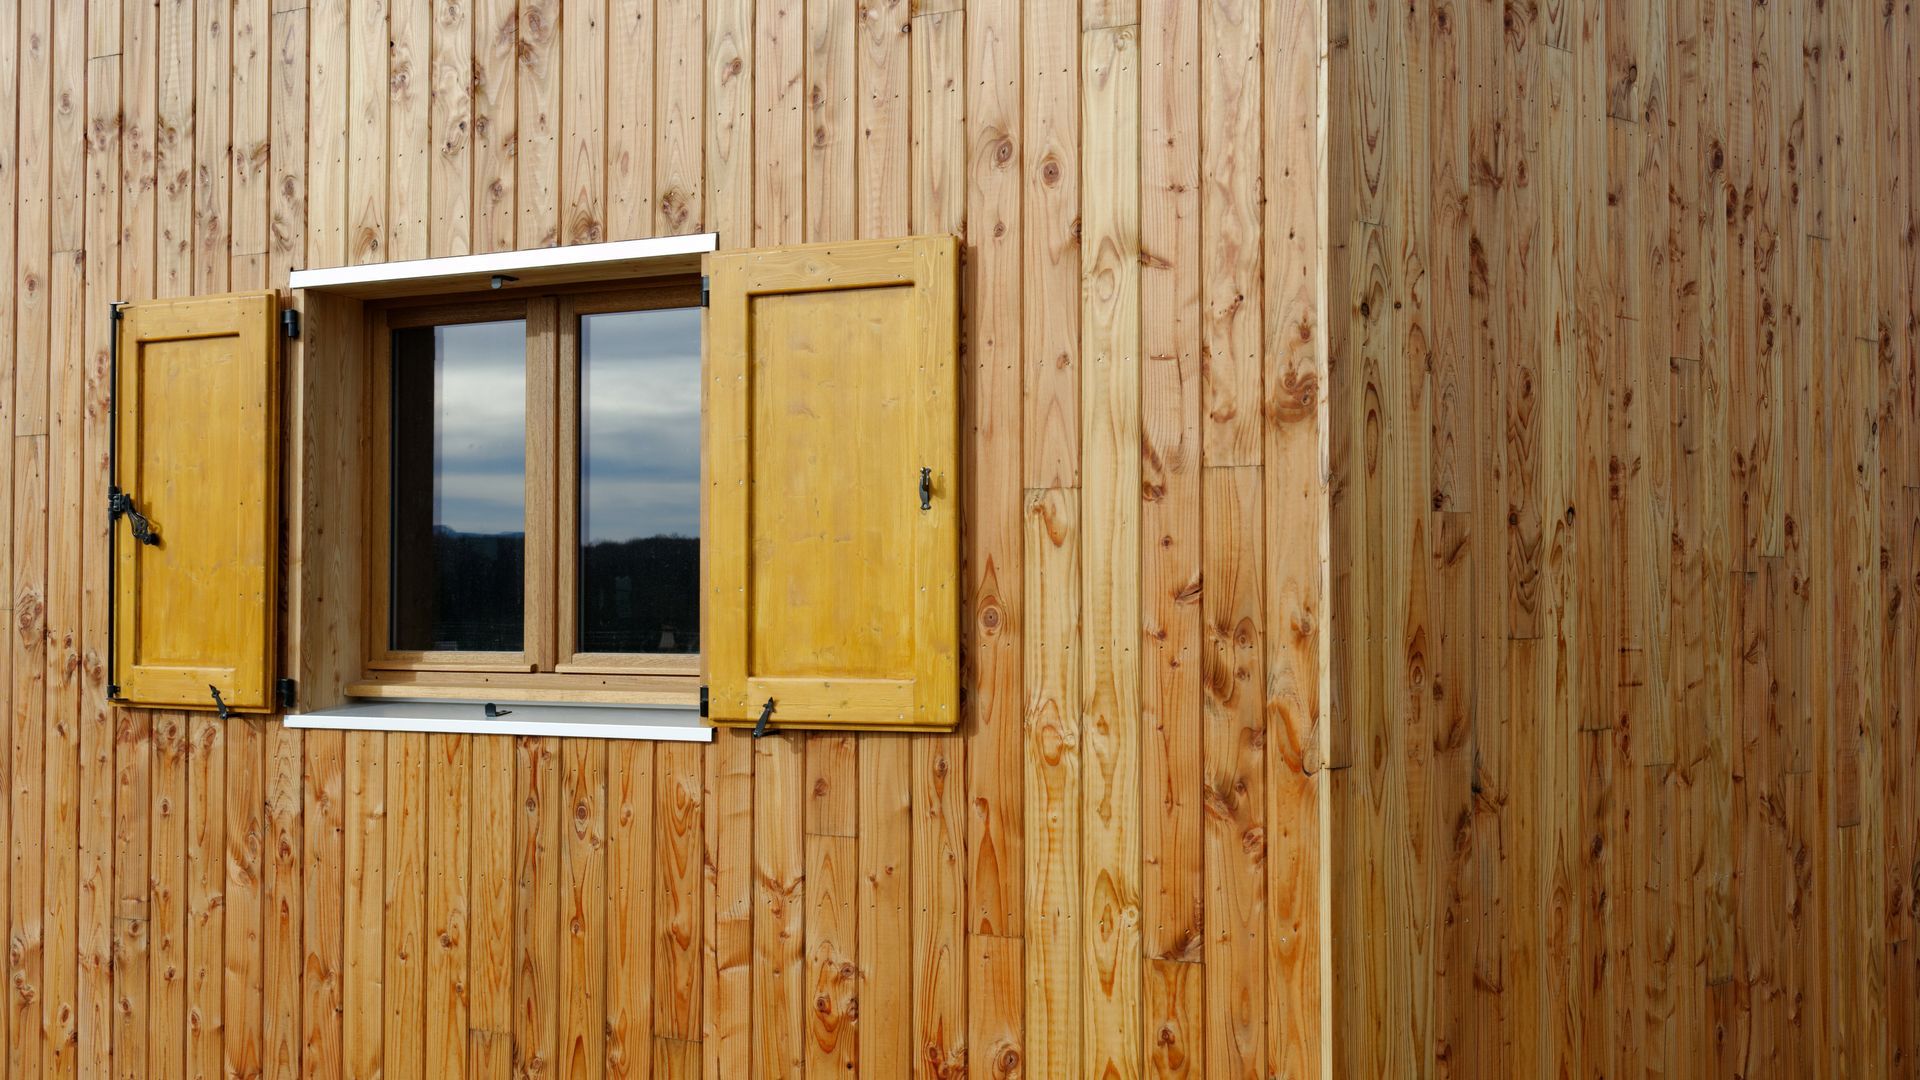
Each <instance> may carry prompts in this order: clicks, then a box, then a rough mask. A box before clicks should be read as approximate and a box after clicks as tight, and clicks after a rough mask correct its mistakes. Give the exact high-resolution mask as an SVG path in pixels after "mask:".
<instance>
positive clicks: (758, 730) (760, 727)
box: [753, 698, 773, 739]
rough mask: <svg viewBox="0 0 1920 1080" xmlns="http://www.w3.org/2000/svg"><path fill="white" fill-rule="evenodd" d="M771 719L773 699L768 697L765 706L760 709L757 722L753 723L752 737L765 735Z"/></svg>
mask: <svg viewBox="0 0 1920 1080" xmlns="http://www.w3.org/2000/svg"><path fill="white" fill-rule="evenodd" d="M772 720H773V699H772V698H768V699H767V704H766V706H765V707H764V708H762V709H761V710H760V720H759V722H758V723H756V724H754V725H753V737H754V738H756V739H757V738H759V737H761V736H762V735H765V734H766V733H767V724H769V723H770V722H772Z"/></svg>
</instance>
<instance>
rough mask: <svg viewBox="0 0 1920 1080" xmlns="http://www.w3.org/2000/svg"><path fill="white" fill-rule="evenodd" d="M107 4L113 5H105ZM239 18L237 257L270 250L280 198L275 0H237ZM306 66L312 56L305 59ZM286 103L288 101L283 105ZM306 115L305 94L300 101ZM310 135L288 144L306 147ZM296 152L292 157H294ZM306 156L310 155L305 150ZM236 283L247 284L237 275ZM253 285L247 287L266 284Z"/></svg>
mask: <svg viewBox="0 0 1920 1080" xmlns="http://www.w3.org/2000/svg"><path fill="white" fill-rule="evenodd" d="M99 6H101V7H106V6H108V5H105V4H102V5H99ZM231 18H232V20H233V76H232V78H233V87H232V90H233V106H232V107H233V119H232V124H233V149H232V158H233V176H232V199H233V209H232V221H233V228H232V232H231V235H230V236H229V238H228V247H229V249H230V252H231V254H232V256H233V257H234V259H235V260H236V261H238V260H239V259H240V258H242V257H245V256H250V255H260V254H265V253H266V252H267V251H268V250H269V249H270V247H271V244H270V240H269V232H268V221H269V220H270V217H271V205H272V201H273V198H274V195H273V192H272V189H271V181H272V170H271V154H272V145H273V144H272V126H273V125H272V113H273V110H272V108H271V107H270V103H271V102H272V101H273V100H274V97H275V95H274V93H273V90H274V88H273V87H272V86H271V85H270V83H269V79H270V77H271V74H272V73H271V71H270V68H271V64H272V61H273V56H274V44H275V40H274V36H273V13H272V11H271V10H270V4H269V0H236V2H235V3H234V5H233V10H232V15H231ZM299 66H300V69H302V70H304V69H305V68H306V57H305V56H304V55H302V56H301V57H300V58H299ZM284 107H285V106H284V105H283V108H284ZM297 108H298V111H299V113H300V114H301V116H302V117H303V118H304V116H305V114H306V103H305V99H304V97H302V98H301V99H299V100H298V101H297ZM304 142H305V140H304V139H302V140H299V141H298V142H290V143H288V144H286V145H288V146H295V145H303V144H304ZM288 156H292V155H290V154H289V155H288ZM301 156H302V157H304V156H305V155H304V154H302V155H301ZM233 281H234V285H235V287H240V286H241V285H242V282H241V281H240V279H239V278H238V277H237V276H235V277H234V278H233ZM265 285H266V282H264V281H262V282H260V283H259V284H258V285H252V284H251V283H248V284H247V286H246V287H250V288H260V287H264V286H265Z"/></svg>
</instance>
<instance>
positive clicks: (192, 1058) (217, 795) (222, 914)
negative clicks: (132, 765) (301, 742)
mask: <svg viewBox="0 0 1920 1080" xmlns="http://www.w3.org/2000/svg"><path fill="white" fill-rule="evenodd" d="M189 715H190V719H189V720H188V721H187V751H186V752H187V793H186V794H187V797H186V826H187V832H186V852H185V854H186V862H187V888H186V900H187V924H186V949H185V950H184V956H185V960H186V971H185V974H186V980H185V981H186V987H185V989H186V1009H187V1017H186V1019H187V1022H186V1058H187V1075H188V1076H195V1077H197V1076H216V1075H220V1074H221V1072H222V1070H223V1067H224V1064H225V1061H224V1058H225V1045H224V1033H225V1030H226V1007H225V1000H226V999H225V987H224V985H223V979H222V973H223V971H224V969H225V963H226V918H227V912H226V890H225V886H226V869H227V838H226V824H227V821H226V818H227V815H226V804H225V801H224V791H225V788H226V772H227V761H226V757H227V751H226V743H227V732H226V726H225V725H224V724H223V723H221V721H220V720H219V718H218V717H215V716H213V715H211V714H209V713H192V714H189Z"/></svg>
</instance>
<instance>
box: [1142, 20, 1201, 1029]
mask: <svg viewBox="0 0 1920 1080" xmlns="http://www.w3.org/2000/svg"><path fill="white" fill-rule="evenodd" d="M1145 17H1146V18H1147V20H1148V22H1149V23H1151V24H1153V25H1156V26H1159V27H1161V32H1160V33H1157V34H1152V35H1148V36H1147V37H1146V38H1144V39H1143V40H1142V41H1141V43H1140V61H1141V70H1142V71H1143V72H1144V73H1146V74H1145V75H1144V76H1143V78H1142V81H1141V85H1140V107H1141V109H1142V110H1143V112H1144V115H1145V118H1146V119H1145V124H1146V130H1145V132H1144V133H1143V136H1142V138H1143V140H1144V142H1143V144H1142V156H1141V161H1140V170H1141V175H1140V183H1141V185H1142V186H1143V190H1146V191H1150V192H1153V193H1154V196H1153V197H1152V198H1150V199H1143V200H1141V206H1140V246H1141V249H1142V251H1143V252H1146V253H1147V254H1146V255H1145V256H1144V259H1145V262H1144V265H1142V267H1141V268H1140V313H1141V315H1140V323H1141V329H1140V348H1141V355H1142V356H1143V357H1144V358H1145V359H1144V360H1143V361H1142V364H1141V369H1140V375H1139V378H1140V436H1141V442H1140V471H1141V484H1142V486H1141V489H1140V492H1141V494H1140V500H1139V507H1140V509H1139V514H1140V529H1141V536H1142V537H1144V540H1143V541H1142V544H1143V547H1142V550H1141V556H1142V557H1141V563H1140V571H1139V573H1140V592H1141V595H1142V596H1143V597H1144V606H1143V607H1142V609H1141V613H1140V618H1141V624H1142V625H1141V637H1140V646H1141V650H1140V651H1141V655H1142V662H1141V668H1140V674H1141V680H1140V707H1141V732H1142V736H1143V737H1142V743H1141V754H1140V772H1141V780H1140V785H1141V792H1142V799H1143V806H1144V807H1146V808H1147V809H1145V810H1144V812H1143V815H1142V818H1141V822H1140V845H1141V851H1142V852H1143V853H1145V859H1144V862H1143V864H1142V867H1141V875H1142V880H1141V898H1140V899H1141V910H1140V919H1141V936H1142V945H1143V947H1144V949H1145V950H1146V955H1148V956H1149V957H1157V958H1161V959H1168V960H1182V961H1187V962H1190V963H1198V962H1199V961H1200V958H1201V954H1202V950H1203V937H1204V935H1203V933H1202V930H1201V927H1202V917H1201V913H1202V911H1203V909H1204V908H1205V901H1204V899H1203V888H1204V885H1203V880H1202V876H1201V863H1202V860H1203V844H1202V826H1201V808H1202V795H1203V788H1204V786H1205V777H1204V773H1203V771H1202V766H1201V740H1199V739H1195V738H1194V737H1193V729H1192V724H1193V718H1194V713H1195V707H1196V705H1197V704H1198V702H1199V701H1200V699H1201V674H1202V666H1203V665H1202V662H1201V660H1200V659H1199V658H1200V657H1204V656H1205V651H1204V650H1205V648H1206V646H1205V642H1204V639H1203V637H1202V634H1201V598H1202V592H1203V591H1204V590H1203V588H1202V584H1201V583H1202V581H1203V578H1202V575H1201V536H1202V532H1201V517H1200V504H1201V479H1200V469H1201V464H1202V460H1203V457H1204V443H1205V439H1206V438H1208V437H1212V436H1211V434H1210V433H1211V432H1212V431H1213V429H1214V428H1215V426H1216V425H1215V424H1214V423H1213V422H1212V421H1210V420H1206V419H1204V412H1203V405H1202V396H1203V393H1204V392H1205V389H1204V383H1205V381H1206V376H1205V374H1204V373H1203V370H1202V368H1203V364H1202V357H1203V356H1204V355H1205V354H1204V352H1203V350H1202V343H1201V329H1202V323H1203V321H1204V319H1203V317H1202V312H1201V294H1202V282H1203V281H1204V280H1205V273H1204V272H1203V271H1204V268H1203V266H1202V264H1201V241H1200V226H1201V183H1200V177H1201V175H1202V174H1201V171H1200V148H1201V142H1202V139H1201V132H1200V69H1201V67H1202V64H1201V63H1200V52H1199V38H1200V11H1199V7H1198V5H1197V4H1194V3H1191V2H1187V0H1148V3H1147V6H1146V8H1145ZM1209 186H1210V185H1209ZM1203 430H1204V431H1206V432H1208V433H1209V434H1208V435H1203V434H1202V432H1203ZM1179 985H1182V986H1184V985H1187V984H1186V982H1185V981H1184V980H1183V981H1182V982H1180V984H1179ZM1192 986H1193V988H1194V990H1195V991H1196V992H1198V990H1199V988H1200V986H1201V983H1200V982H1199V981H1198V980H1195V981H1193V983H1192ZM1162 1000H1164V1001H1165V1003H1166V1004H1169V1005H1172V1006H1176V1007H1184V1006H1185V1005H1186V1004H1188V1003H1187V1002H1184V1001H1180V1000H1177V999H1162ZM1161 1019H1162V1018H1160V1017H1148V1018H1147V1020H1146V1023H1147V1024H1148V1028H1149V1034H1148V1038H1149V1039H1151V1038H1152V1037H1153V1036H1152V1034H1151V1031H1152V1029H1153V1028H1155V1027H1157V1026H1158V1024H1159V1022H1160V1020H1161ZM1194 1049H1195V1051H1196V1052H1197V1050H1198V1046H1197V1045H1196V1046H1195V1048H1194ZM1145 1052H1146V1051H1145V1049H1144V1048H1143V1050H1142V1053H1145Z"/></svg>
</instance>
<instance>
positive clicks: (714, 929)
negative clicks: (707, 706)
mask: <svg viewBox="0 0 1920 1080" xmlns="http://www.w3.org/2000/svg"><path fill="white" fill-rule="evenodd" d="M752 748H753V743H752V736H751V734H749V733H746V732H741V731H736V730H732V729H728V730H724V731H718V732H715V733H714V745H713V747H712V749H711V750H709V751H708V752H707V754H706V755H705V759H706V766H707V772H706V783H707V790H708V791H709V792H710V793H711V795H710V797H709V798H708V799H707V800H706V829H705V847H704V851H703V853H702V856H701V858H702V860H703V861H704V863H705V865H707V866H711V867H713V870H712V871H711V873H712V875H713V885H712V887H711V888H712V892H711V900H710V902H709V903H708V904H707V905H706V907H705V911H704V918H703V920H702V922H703V925H702V937H703V940H704V945H705V949H706V952H707V955H708V956H709V957H710V958H711V959H710V960H709V961H708V962H707V963H705V964H703V965H702V966H701V967H702V978H703V980H704V982H703V986H702V992H701V1000H702V1002H703V1003H704V1005H705V1007H704V1008H703V1009H702V1011H701V1036H702V1043H703V1051H702V1054H701V1058H702V1069H703V1071H704V1074H705V1075H706V1076H707V1077H708V1080H719V1078H720V1077H724V1076H732V1075H740V1074H741V1073H743V1072H745V1071H746V1070H747V1069H748V1068H750V1067H751V1062H752V1027H751V1025H750V1023H749V1017H750V1016H751V1009H752V1003H753V997H752V995H753V983H752V959H753V921H752V913H753V877H752V874H753V862H752V859H751V858H750V857H743V854H742V853H745V852H751V850H752V843H753V841H752V835H753V749H752Z"/></svg>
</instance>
